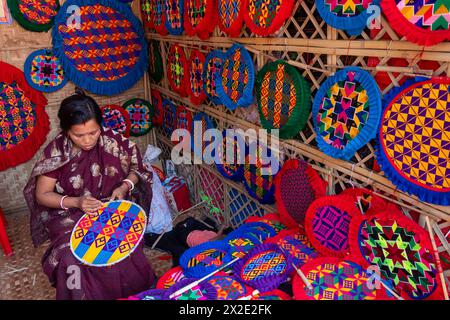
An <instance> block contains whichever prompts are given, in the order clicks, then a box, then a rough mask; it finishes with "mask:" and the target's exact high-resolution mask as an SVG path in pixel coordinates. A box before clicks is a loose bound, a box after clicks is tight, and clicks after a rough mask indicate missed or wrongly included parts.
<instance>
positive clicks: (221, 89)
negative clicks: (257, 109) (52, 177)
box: [217, 44, 255, 110]
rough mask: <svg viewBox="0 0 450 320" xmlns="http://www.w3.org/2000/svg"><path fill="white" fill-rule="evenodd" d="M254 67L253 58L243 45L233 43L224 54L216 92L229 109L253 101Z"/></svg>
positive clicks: (243, 105) (244, 105) (246, 104)
mask: <svg viewBox="0 0 450 320" xmlns="http://www.w3.org/2000/svg"><path fill="white" fill-rule="evenodd" d="M254 84H255V69H254V65H253V60H252V58H251V57H250V54H249V53H248V51H247V50H246V49H245V47H244V46H242V45H239V44H235V45H233V46H232V47H231V48H230V49H228V51H227V52H226V54H225V58H224V62H223V65H222V69H221V79H220V81H218V83H217V94H218V96H219V98H220V100H221V101H222V103H223V104H224V105H225V106H226V107H227V108H228V109H230V110H235V109H236V108H237V107H247V106H249V105H250V104H252V103H253V86H254Z"/></svg>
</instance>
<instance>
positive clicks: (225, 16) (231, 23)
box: [217, 0, 245, 38]
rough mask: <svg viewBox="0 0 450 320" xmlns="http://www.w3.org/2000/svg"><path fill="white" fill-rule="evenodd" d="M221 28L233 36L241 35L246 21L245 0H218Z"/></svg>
mask: <svg viewBox="0 0 450 320" xmlns="http://www.w3.org/2000/svg"><path fill="white" fill-rule="evenodd" d="M217 9H218V18H219V28H220V30H222V31H223V32H225V33H226V34H227V35H228V36H229V37H231V38H237V37H239V35H240V33H241V29H242V25H243V23H244V13H245V12H244V10H245V9H244V0H217Z"/></svg>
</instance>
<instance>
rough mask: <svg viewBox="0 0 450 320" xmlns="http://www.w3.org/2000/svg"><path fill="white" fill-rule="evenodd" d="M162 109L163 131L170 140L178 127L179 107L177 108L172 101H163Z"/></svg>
mask: <svg viewBox="0 0 450 320" xmlns="http://www.w3.org/2000/svg"><path fill="white" fill-rule="evenodd" d="M162 108H163V118H164V122H163V129H164V131H165V132H166V134H167V135H168V136H169V138H170V136H171V135H172V132H173V130H175V129H176V125H177V107H175V105H174V104H173V103H172V101H170V100H168V99H163V103H162Z"/></svg>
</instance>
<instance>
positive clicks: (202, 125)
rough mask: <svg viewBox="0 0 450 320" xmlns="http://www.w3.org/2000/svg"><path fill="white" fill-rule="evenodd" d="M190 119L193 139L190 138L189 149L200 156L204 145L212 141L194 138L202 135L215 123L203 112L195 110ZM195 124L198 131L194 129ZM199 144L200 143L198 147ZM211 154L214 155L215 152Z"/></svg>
mask: <svg viewBox="0 0 450 320" xmlns="http://www.w3.org/2000/svg"><path fill="white" fill-rule="evenodd" d="M192 120H193V121H192V126H191V135H192V137H194V139H191V149H192V151H193V152H194V154H195V155H196V156H198V157H202V155H203V151H204V150H205V148H206V146H208V145H209V144H210V143H212V142H208V141H205V140H204V139H201V141H200V139H195V137H203V136H204V134H205V131H206V130H208V129H213V128H215V127H216V125H215V123H214V121H213V120H212V119H211V118H210V117H209V116H208V115H207V114H206V113H204V112H197V113H196V114H195V115H194V118H193V119H192ZM196 126H197V128H198V129H200V130H201V131H200V132H196V131H195V128H196ZM197 131H198V130H197ZM197 140H198V141H197ZM200 142H201V143H200ZM199 145H201V147H200V148H199ZM212 156H213V157H214V156H215V154H212Z"/></svg>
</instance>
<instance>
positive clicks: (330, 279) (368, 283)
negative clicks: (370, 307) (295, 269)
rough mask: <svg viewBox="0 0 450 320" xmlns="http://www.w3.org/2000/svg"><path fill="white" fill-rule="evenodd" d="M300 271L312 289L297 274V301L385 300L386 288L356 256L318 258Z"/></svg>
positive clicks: (294, 279)
mask: <svg viewBox="0 0 450 320" xmlns="http://www.w3.org/2000/svg"><path fill="white" fill-rule="evenodd" d="M301 270H302V271H303V273H304V274H305V276H306V278H307V279H308V281H309V283H310V284H311V286H312V289H308V288H307V287H306V285H305V283H304V282H303V281H302V279H301V278H300V276H299V275H298V274H295V276H294V278H293V280H292V291H293V293H294V299H295V300H386V299H388V296H387V294H386V291H385V289H384V287H383V286H381V285H380V284H378V285H376V283H374V282H375V280H372V278H371V276H370V275H369V274H368V273H367V272H366V271H365V270H366V269H365V268H363V267H362V266H361V265H360V264H359V263H358V262H357V260H355V259H354V258H353V257H346V258H345V259H340V258H336V257H319V258H315V259H313V260H311V261H309V262H307V263H306V264H305V265H304V266H303V267H302V268H301Z"/></svg>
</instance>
